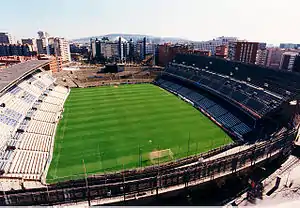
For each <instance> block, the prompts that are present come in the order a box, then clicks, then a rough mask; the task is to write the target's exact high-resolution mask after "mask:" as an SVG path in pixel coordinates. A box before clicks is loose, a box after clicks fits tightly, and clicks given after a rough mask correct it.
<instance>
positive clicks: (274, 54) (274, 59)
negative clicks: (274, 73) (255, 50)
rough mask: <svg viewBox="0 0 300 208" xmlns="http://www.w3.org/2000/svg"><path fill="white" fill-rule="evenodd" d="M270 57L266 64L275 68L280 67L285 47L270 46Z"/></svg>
mask: <svg viewBox="0 0 300 208" xmlns="http://www.w3.org/2000/svg"><path fill="white" fill-rule="evenodd" d="M267 51H268V57H267V63H266V66H267V67H270V68H274V69H279V67H280V61H281V56H282V54H283V53H284V50H283V49H280V48H268V49H267Z"/></svg>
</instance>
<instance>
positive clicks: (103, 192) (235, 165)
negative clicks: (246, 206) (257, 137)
mask: <svg viewBox="0 0 300 208" xmlns="http://www.w3.org/2000/svg"><path fill="white" fill-rule="evenodd" d="M294 137H295V131H290V132H289V133H288V134H284V135H282V136H281V137H279V138H278V137H277V138H273V139H270V140H269V141H267V142H264V143H262V144H259V145H254V146H253V147H251V148H250V149H247V150H243V151H239V152H237V153H235V154H231V155H228V156H224V157H220V158H217V159H212V160H207V161H205V162H197V163H193V164H191V165H187V166H181V167H179V168H176V169H174V168H170V169H164V168H163V167H161V168H160V166H158V167H156V168H153V170H152V172H143V171H142V172H141V173H139V172H136V173H135V175H131V174H128V173H126V172H124V173H122V174H118V175H114V176H112V175H106V176H101V177H99V178H98V177H95V178H93V177H89V178H87V180H86V181H84V180H83V181H82V180H80V181H70V182H69V184H68V186H66V185H67V184H64V185H65V186H60V185H59V184H57V185H54V186H48V187H47V188H42V189H31V190H24V191H23V190H20V191H9V192H6V193H5V194H4V193H2V195H1V196H0V205H53V204H63V203H74V202H79V201H86V200H89V201H90V200H100V201H99V203H107V202H110V201H111V202H112V201H122V200H127V199H132V198H133V197H134V196H139V197H143V196H151V195H158V194H161V193H165V192H168V191H172V190H178V189H181V188H184V187H186V186H189V185H196V184H200V183H203V182H206V181H210V180H214V179H216V178H218V177H223V176H226V175H230V174H232V173H235V172H238V171H240V170H243V169H246V168H248V167H251V166H255V165H256V164H257V163H260V162H262V161H265V160H268V159H274V158H276V157H279V156H280V155H285V154H289V153H290V151H291V149H292V144H293V139H294ZM138 174H141V175H140V176H142V177H136V175H138Z"/></svg>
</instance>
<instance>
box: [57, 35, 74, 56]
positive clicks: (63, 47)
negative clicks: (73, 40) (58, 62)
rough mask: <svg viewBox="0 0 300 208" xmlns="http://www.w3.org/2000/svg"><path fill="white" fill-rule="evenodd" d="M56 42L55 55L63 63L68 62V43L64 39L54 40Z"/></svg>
mask: <svg viewBox="0 0 300 208" xmlns="http://www.w3.org/2000/svg"><path fill="white" fill-rule="evenodd" d="M56 41H57V43H58V52H57V53H56V55H57V56H61V57H62V61H63V62H70V61H71V52H70V45H69V41H67V40H66V39H65V38H56Z"/></svg>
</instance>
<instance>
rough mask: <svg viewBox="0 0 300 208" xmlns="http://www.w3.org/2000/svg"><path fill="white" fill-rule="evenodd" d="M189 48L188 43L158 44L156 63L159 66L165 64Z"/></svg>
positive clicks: (186, 51)
mask: <svg viewBox="0 0 300 208" xmlns="http://www.w3.org/2000/svg"><path fill="white" fill-rule="evenodd" d="M188 51H189V48H188V46H186V45H171V44H164V45H158V48H157V54H156V56H157V57H156V58H155V60H156V64H157V65H159V66H165V65H166V64H167V63H169V62H170V61H172V59H174V58H175V56H176V54H178V53H188Z"/></svg>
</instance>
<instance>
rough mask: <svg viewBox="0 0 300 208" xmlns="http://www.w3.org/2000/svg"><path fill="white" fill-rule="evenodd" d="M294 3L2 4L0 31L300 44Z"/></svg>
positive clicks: (21, 0) (97, 0)
mask: <svg viewBox="0 0 300 208" xmlns="http://www.w3.org/2000/svg"><path fill="white" fill-rule="evenodd" d="M299 8H300V0H81V1H79V0H48V1H44V0H4V1H3V2H1V12H0V19H1V23H0V31H8V32H9V33H11V34H12V35H13V36H16V37H17V38H23V37H36V36H37V33H36V32H37V31H38V30H44V31H47V32H48V33H49V34H50V35H53V36H64V37H67V38H69V39H71V38H79V37H86V36H96V35H104V34H108V33H139V34H148V35H155V36H175V37H182V38H187V39H191V40H209V39H212V38H214V37H217V36H222V35H224V36H237V37H239V38H243V39H248V40H251V41H266V42H268V43H274V44H278V43H280V42H295V43H300V24H299V20H300V12H299Z"/></svg>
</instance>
